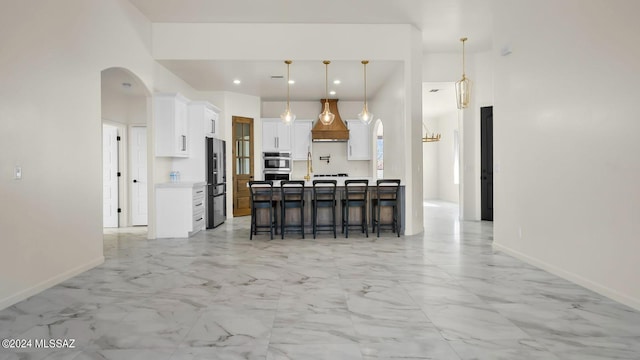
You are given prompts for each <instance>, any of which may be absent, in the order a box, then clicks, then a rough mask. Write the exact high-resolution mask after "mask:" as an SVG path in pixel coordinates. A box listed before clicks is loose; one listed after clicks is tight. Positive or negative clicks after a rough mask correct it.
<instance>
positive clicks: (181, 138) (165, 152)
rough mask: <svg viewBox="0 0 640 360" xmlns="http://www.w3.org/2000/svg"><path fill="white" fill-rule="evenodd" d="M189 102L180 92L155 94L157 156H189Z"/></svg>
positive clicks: (154, 111) (154, 116) (154, 114)
mask: <svg viewBox="0 0 640 360" xmlns="http://www.w3.org/2000/svg"><path fill="white" fill-rule="evenodd" d="M188 104H189V99H187V98H186V97H184V96H182V95H180V94H175V93H174V94H154V95H153V118H154V123H155V132H156V156H170V157H188V156H189V140H190V139H189V136H188V132H189V126H188V121H189V118H188V111H187V105H188Z"/></svg>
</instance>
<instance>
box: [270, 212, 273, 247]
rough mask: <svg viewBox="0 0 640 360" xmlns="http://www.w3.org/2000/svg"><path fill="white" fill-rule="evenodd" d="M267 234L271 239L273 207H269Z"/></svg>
mask: <svg viewBox="0 0 640 360" xmlns="http://www.w3.org/2000/svg"><path fill="white" fill-rule="evenodd" d="M269 236H270V237H271V240H273V208H272V207H269Z"/></svg>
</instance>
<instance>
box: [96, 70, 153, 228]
mask: <svg viewBox="0 0 640 360" xmlns="http://www.w3.org/2000/svg"><path fill="white" fill-rule="evenodd" d="M100 75H101V83H100V87H101V122H102V129H103V130H102V144H103V225H104V228H105V232H107V231H108V229H110V228H115V229H119V228H130V227H133V226H136V227H138V228H137V229H136V232H139V233H140V234H141V235H144V236H145V237H146V234H147V227H146V226H147V225H148V222H149V216H148V214H149V212H148V209H149V201H148V200H149V199H148V193H149V185H150V184H149V181H148V173H149V172H148V165H149V164H148V144H149V143H150V142H149V140H148V138H149V131H147V121H148V118H149V114H148V107H147V103H148V98H149V96H150V92H149V90H148V89H147V87H146V86H145V84H144V83H143V82H142V80H140V78H138V77H137V76H136V75H135V74H133V73H132V72H131V71H129V70H127V69H125V68H117V67H114V68H108V69H105V70H103V71H101V74H100Z"/></svg>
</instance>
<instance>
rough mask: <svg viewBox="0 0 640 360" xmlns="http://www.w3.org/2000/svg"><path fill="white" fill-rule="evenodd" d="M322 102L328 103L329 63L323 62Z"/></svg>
mask: <svg viewBox="0 0 640 360" xmlns="http://www.w3.org/2000/svg"><path fill="white" fill-rule="evenodd" d="M324 102H325V104H328V103H329V64H327V63H325V64H324Z"/></svg>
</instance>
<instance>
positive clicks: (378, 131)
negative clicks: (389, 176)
mask: <svg viewBox="0 0 640 360" xmlns="http://www.w3.org/2000/svg"><path fill="white" fill-rule="evenodd" d="M374 134H375V135H374V136H375V138H374V139H375V141H374V144H375V146H376V147H375V149H376V153H375V159H376V161H375V170H374V171H375V173H374V174H375V177H376V179H383V178H384V125H383V124H382V121H381V120H380V119H378V120H377V121H376V124H375V125H374Z"/></svg>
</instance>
